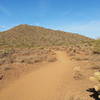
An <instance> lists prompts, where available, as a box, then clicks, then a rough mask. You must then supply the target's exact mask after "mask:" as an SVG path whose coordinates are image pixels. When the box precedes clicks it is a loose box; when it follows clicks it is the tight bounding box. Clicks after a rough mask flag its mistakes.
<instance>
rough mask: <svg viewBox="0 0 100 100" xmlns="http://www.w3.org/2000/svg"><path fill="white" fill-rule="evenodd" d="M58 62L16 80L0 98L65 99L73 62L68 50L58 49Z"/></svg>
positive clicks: (3, 91)
mask: <svg viewBox="0 0 100 100" xmlns="http://www.w3.org/2000/svg"><path fill="white" fill-rule="evenodd" d="M56 55H57V59H58V61H57V62H53V63H48V64H46V65H44V66H43V67H42V68H40V69H38V70H35V71H33V72H31V73H30V74H28V75H26V76H24V77H22V78H20V79H19V80H16V81H15V82H14V83H12V84H10V85H9V86H8V87H7V88H5V89H3V90H2V91H1V93H0V100H64V99H63V98H64V95H65V91H64V88H65V86H66V85H67V84H66V82H65V80H68V81H67V83H68V84H70V83H69V80H70V79H71V78H72V75H71V74H72V67H73V66H72V62H71V61H70V59H69V57H68V56H67V55H66V52H63V51H57V52H56Z"/></svg>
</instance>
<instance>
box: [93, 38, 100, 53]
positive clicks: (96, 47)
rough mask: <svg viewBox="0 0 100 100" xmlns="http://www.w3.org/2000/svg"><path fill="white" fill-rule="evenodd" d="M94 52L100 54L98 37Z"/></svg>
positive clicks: (94, 43) (94, 44)
mask: <svg viewBox="0 0 100 100" xmlns="http://www.w3.org/2000/svg"><path fill="white" fill-rule="evenodd" d="M93 53H94V54H100V39H97V40H95V41H94V42H93Z"/></svg>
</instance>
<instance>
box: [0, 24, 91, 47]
mask: <svg viewBox="0 0 100 100" xmlns="http://www.w3.org/2000/svg"><path fill="white" fill-rule="evenodd" d="M90 40H92V39H91V38H88V37H85V36H82V35H79V34H75V33H70V32H64V31H59V30H52V29H46V28H43V27H40V26H32V25H27V24H21V25H18V26H16V27H13V28H11V29H9V30H7V31H4V32H0V45H7V46H14V47H22V46H23V47H34V46H67V45H75V44H81V43H87V41H90Z"/></svg>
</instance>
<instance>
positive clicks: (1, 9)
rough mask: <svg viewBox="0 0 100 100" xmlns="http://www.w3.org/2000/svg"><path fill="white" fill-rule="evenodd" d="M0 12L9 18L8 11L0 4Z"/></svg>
mask: <svg viewBox="0 0 100 100" xmlns="http://www.w3.org/2000/svg"><path fill="white" fill-rule="evenodd" d="M0 12H2V13H4V14H6V15H7V16H11V13H10V11H9V10H8V9H7V8H6V7H4V6H3V5H1V4H0Z"/></svg>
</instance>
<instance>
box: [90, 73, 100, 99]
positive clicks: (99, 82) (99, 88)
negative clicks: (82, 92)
mask: <svg viewBox="0 0 100 100" xmlns="http://www.w3.org/2000/svg"><path fill="white" fill-rule="evenodd" d="M90 80H91V81H94V82H95V83H96V85H94V89H95V91H96V92H97V94H98V98H99V99H100V72H95V73H94V76H92V77H90Z"/></svg>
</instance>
